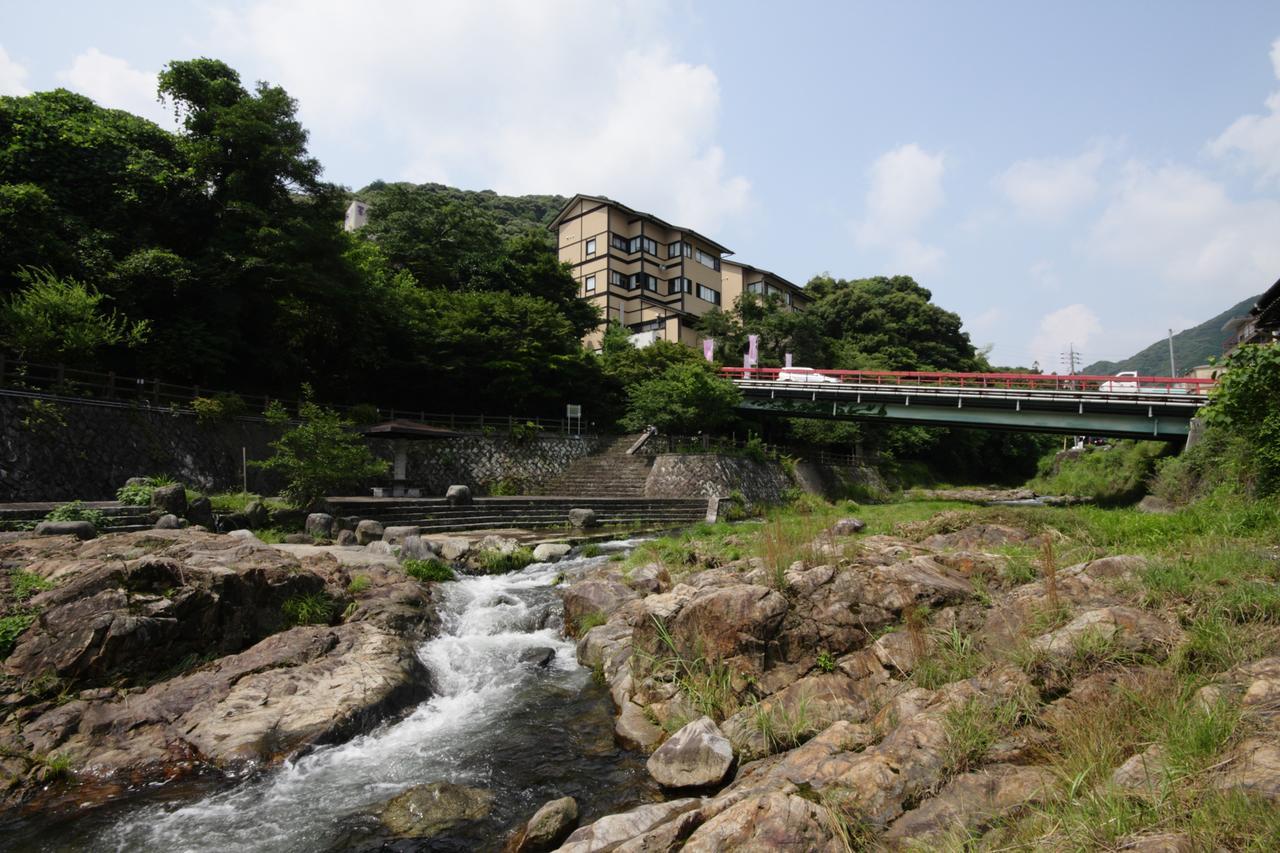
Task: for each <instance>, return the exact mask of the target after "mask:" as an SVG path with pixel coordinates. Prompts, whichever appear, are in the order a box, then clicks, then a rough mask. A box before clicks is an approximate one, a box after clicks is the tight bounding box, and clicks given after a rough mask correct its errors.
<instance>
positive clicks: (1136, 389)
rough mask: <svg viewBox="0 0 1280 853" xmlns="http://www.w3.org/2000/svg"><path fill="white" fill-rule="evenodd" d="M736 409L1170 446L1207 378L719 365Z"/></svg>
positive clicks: (1201, 400)
mask: <svg viewBox="0 0 1280 853" xmlns="http://www.w3.org/2000/svg"><path fill="white" fill-rule="evenodd" d="M722 375H724V376H726V377H727V378H729V379H732V380H733V383H734V384H735V385H737V386H738V388H739V389H740V390H741V391H742V403H741V404H740V408H742V409H744V410H746V411H750V412H753V413H756V414H769V415H778V416H783V417H787V416H789V417H805V418H830V419H835V420H870V421H883V422H886V423H899V424H918V425H922V426H953V427H979V428H983V429H1009V430H1021V431H1026V432H1048V433H1061V434H1064V435H1096V436H1109V437H1113V438H1145V439H1155V440H1162V441H1179V440H1183V439H1185V438H1186V437H1187V435H1188V433H1189V432H1190V430H1191V419H1192V418H1193V417H1194V416H1195V414H1196V412H1197V411H1198V410H1199V409H1200V407H1201V406H1203V405H1205V403H1206V402H1208V396H1207V395H1208V392H1209V389H1210V388H1212V387H1213V385H1214V380H1212V379H1197V378H1189V377H1184V378H1175V377H1163V376H1119V377H1117V376H1051V375H1044V374H1028V373H925V372H915V371H867V370H813V369H810V368H767V367H766V368H759V367H752V368H741V367H726V368H724V369H723V371H722Z"/></svg>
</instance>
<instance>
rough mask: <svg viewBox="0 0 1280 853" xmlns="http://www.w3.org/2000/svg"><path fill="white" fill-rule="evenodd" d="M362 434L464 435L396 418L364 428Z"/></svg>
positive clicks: (414, 436)
mask: <svg viewBox="0 0 1280 853" xmlns="http://www.w3.org/2000/svg"><path fill="white" fill-rule="evenodd" d="M360 432H362V433H364V434H365V435H367V436H369V437H370V438H413V439H419V438H450V437H452V436H457V435H461V434H462V433H459V432H454V431H453V430H451V429H444V428H442V427H435V426H431V425H429V424H424V423H419V422H418V421H410V420H406V419H404V418H396V419H395V420H394V421H383V422H382V423H380V424H373V425H371V426H367V427H364V428H363V429H361V430H360Z"/></svg>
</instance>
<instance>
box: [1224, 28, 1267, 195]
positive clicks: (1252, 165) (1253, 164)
mask: <svg viewBox="0 0 1280 853" xmlns="http://www.w3.org/2000/svg"><path fill="white" fill-rule="evenodd" d="M1271 65H1272V67H1273V68H1274V70H1275V74H1276V77H1277V78H1280V39H1276V40H1275V41H1274V42H1273V43H1272V44H1271ZM1266 105H1267V110H1268V112H1267V114H1266V115H1247V116H1241V117H1240V118H1238V119H1236V120H1235V121H1234V122H1232V124H1231V126H1230V127H1228V128H1227V129H1226V130H1224V131H1223V132H1222V135H1221V136H1219V137H1218V138H1217V139H1215V140H1213V141H1212V142H1210V143H1209V152H1210V153H1211V154H1213V155H1215V156H1217V157H1222V158H1225V159H1231V160H1234V161H1235V162H1237V163H1238V164H1239V165H1241V166H1243V167H1245V168H1247V169H1250V170H1253V171H1255V172H1257V173H1258V180H1259V181H1260V182H1261V183H1263V184H1266V183H1270V182H1273V181H1274V182H1276V183H1278V184H1280V92H1275V93H1273V94H1272V95H1271V97H1269V98H1267V101H1266Z"/></svg>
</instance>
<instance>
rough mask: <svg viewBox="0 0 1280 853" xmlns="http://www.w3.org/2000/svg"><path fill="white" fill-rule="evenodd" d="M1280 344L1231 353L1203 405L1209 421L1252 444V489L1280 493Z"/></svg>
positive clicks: (1266, 492) (1208, 422) (1252, 346)
mask: <svg viewBox="0 0 1280 853" xmlns="http://www.w3.org/2000/svg"><path fill="white" fill-rule="evenodd" d="M1277 388H1280V344H1276V343H1270V344H1247V345H1245V346H1242V347H1240V348H1239V349H1237V350H1235V351H1234V352H1232V353H1231V355H1230V356H1228V358H1227V361H1226V370H1225V371H1224V372H1223V374H1222V378H1221V379H1220V380H1218V384H1217V386H1216V387H1215V388H1214V389H1213V391H1212V393H1211V397H1210V399H1211V402H1210V404H1209V405H1208V406H1207V407H1206V408H1204V409H1202V410H1201V411H1202V412H1203V414H1204V419H1205V423H1206V424H1207V425H1208V426H1209V427H1210V428H1213V427H1218V428H1222V429H1225V430H1227V431H1228V432H1230V433H1232V434H1234V435H1237V436H1239V437H1240V438H1242V439H1243V440H1244V441H1245V442H1247V444H1248V445H1249V457H1250V461H1251V463H1252V467H1253V470H1254V472H1255V474H1254V477H1255V479H1254V482H1253V484H1252V485H1253V489H1254V490H1256V491H1257V492H1258V493H1260V494H1263V495H1269V494H1274V493H1276V492H1280V399H1278V395H1277V393H1276V389H1277Z"/></svg>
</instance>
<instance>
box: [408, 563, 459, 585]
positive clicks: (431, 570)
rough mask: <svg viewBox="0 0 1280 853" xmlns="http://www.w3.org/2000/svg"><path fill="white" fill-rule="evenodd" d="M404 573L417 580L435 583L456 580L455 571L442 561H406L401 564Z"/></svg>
mask: <svg viewBox="0 0 1280 853" xmlns="http://www.w3.org/2000/svg"><path fill="white" fill-rule="evenodd" d="M401 567H402V568H403V569H404V573H405V574H406V575H408V576H409V577H411V578H414V579H415V580H420V581H427V582H433V583H442V582H444V581H451V580H454V577H455V576H454V574H453V569H451V568H449V566H448V565H446V564H445V563H443V562H441V561H440V560H436V559H431V560H405V561H404V563H402V564H401Z"/></svg>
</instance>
